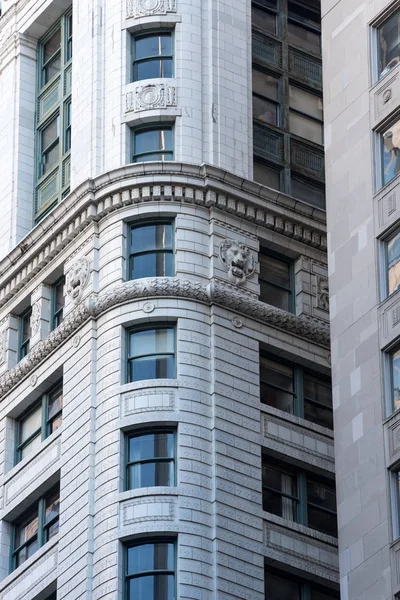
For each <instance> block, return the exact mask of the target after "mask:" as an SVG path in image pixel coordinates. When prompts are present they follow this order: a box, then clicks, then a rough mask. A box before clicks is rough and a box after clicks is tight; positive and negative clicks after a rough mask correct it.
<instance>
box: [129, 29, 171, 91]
mask: <svg viewBox="0 0 400 600" xmlns="http://www.w3.org/2000/svg"><path fill="white" fill-rule="evenodd" d="M172 68H173V51H172V33H171V32H161V33H152V34H146V35H141V36H136V37H134V38H133V81H139V80H141V79H154V78H160V77H172V76H173V72H172Z"/></svg>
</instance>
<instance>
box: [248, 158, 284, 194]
mask: <svg viewBox="0 0 400 600" xmlns="http://www.w3.org/2000/svg"><path fill="white" fill-rule="evenodd" d="M280 179H281V178H280V173H279V171H278V170H277V169H273V168H272V167H268V166H267V165H264V164H263V163H260V162H257V161H255V162H254V181H257V183H261V184H262V185H266V186H268V187H270V188H273V189H274V190H280V189H281V181H280Z"/></svg>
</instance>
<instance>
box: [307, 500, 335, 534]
mask: <svg viewBox="0 0 400 600" xmlns="http://www.w3.org/2000/svg"><path fill="white" fill-rule="evenodd" d="M307 512H308V526H309V527H311V529H316V530H317V531H321V532H322V533H326V534H327V535H332V536H333V537H337V520H336V515H332V514H330V513H327V512H325V511H322V510H320V509H319V508H316V507H315V506H310V505H308V508H307Z"/></svg>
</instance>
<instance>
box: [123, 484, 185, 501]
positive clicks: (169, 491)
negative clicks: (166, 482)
mask: <svg viewBox="0 0 400 600" xmlns="http://www.w3.org/2000/svg"><path fill="white" fill-rule="evenodd" d="M179 494H180V490H179V487H177V486H174V487H172V486H171V487H167V486H161V485H160V486H153V487H146V488H138V489H136V490H126V491H125V492H121V493H120V494H119V498H118V501H119V502H125V501H126V500H133V499H135V498H143V497H144V496H179Z"/></svg>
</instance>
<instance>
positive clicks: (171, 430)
mask: <svg viewBox="0 0 400 600" xmlns="http://www.w3.org/2000/svg"><path fill="white" fill-rule="evenodd" d="M154 433H170V434H172V435H173V449H174V455H173V457H172V458H168V457H163V458H157V457H153V458H149V459H144V460H138V461H130V460H129V442H130V440H131V439H132V438H134V437H141V436H145V435H152V434H154ZM177 437H178V436H177V430H176V427H167V426H165V427H164V426H161V425H160V426H157V427H153V428H146V429H138V430H134V431H130V432H127V433H126V435H125V485H124V489H125V491H129V490H140V489H143V488H142V487H130V486H129V467H130V466H131V465H141V464H145V463H155V462H164V463H171V462H172V463H173V465H174V476H173V483H171V484H170V485H168V486H157V485H154V486H151V487H176V485H177V474H178V473H177V449H178V440H177Z"/></svg>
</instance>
